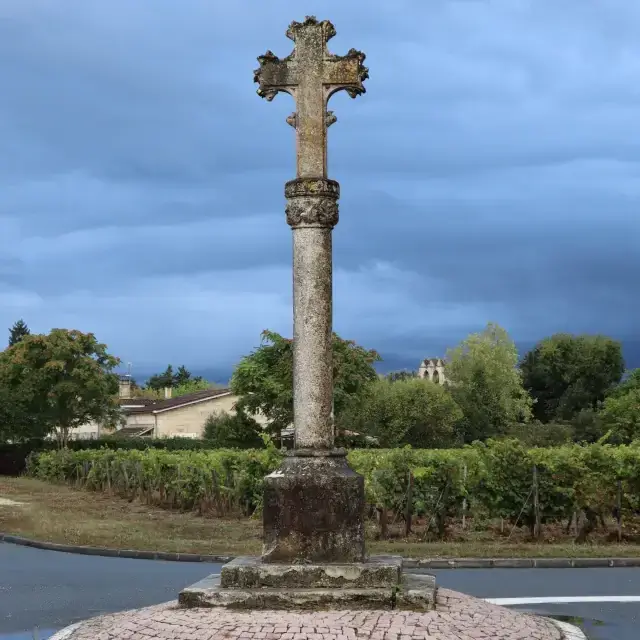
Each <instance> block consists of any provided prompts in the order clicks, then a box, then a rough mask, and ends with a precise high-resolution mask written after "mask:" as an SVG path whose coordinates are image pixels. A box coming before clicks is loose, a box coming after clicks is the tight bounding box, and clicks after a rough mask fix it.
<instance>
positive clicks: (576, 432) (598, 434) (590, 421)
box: [571, 409, 607, 444]
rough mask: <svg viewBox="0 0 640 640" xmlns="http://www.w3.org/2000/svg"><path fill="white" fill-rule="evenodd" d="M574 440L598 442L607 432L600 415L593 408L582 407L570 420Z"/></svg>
mask: <svg viewBox="0 0 640 640" xmlns="http://www.w3.org/2000/svg"><path fill="white" fill-rule="evenodd" d="M571 426H572V427H573V439H574V441H575V442H582V443H586V444H590V443H593V442H598V440H600V439H601V438H602V437H604V436H605V434H606V432H607V427H606V426H605V424H604V422H603V420H602V416H601V415H600V413H598V412H597V411H594V410H593V409H583V410H582V411H580V413H578V415H576V416H575V417H574V418H573V420H572V421H571Z"/></svg>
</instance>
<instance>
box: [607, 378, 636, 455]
mask: <svg viewBox="0 0 640 640" xmlns="http://www.w3.org/2000/svg"><path fill="white" fill-rule="evenodd" d="M599 416H600V419H601V420H602V423H603V424H604V426H605V428H606V429H607V430H608V431H609V434H610V437H609V438H608V442H611V443H612V444H628V443H630V442H632V441H633V440H637V439H638V438H640V388H638V387H635V388H631V389H630V390H629V391H628V392H627V393H625V394H622V395H612V396H610V397H608V398H607V399H606V400H605V401H604V403H603V404H602V409H601V410H600V412H599Z"/></svg>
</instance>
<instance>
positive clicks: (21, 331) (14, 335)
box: [9, 318, 31, 347]
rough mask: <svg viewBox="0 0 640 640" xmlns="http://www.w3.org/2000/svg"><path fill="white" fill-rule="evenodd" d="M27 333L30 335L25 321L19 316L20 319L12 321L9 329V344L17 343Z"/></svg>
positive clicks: (11, 345)
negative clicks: (12, 323)
mask: <svg viewBox="0 0 640 640" xmlns="http://www.w3.org/2000/svg"><path fill="white" fill-rule="evenodd" d="M28 335H31V331H29V327H27V324H26V322H25V321H24V320H23V319H22V318H20V320H18V321H17V322H16V323H14V325H13V326H12V327H11V328H10V329H9V346H10V347H13V345H14V344H17V343H18V342H20V340H22V338H24V337H25V336H28Z"/></svg>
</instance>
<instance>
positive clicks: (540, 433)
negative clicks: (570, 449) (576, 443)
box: [503, 420, 575, 447]
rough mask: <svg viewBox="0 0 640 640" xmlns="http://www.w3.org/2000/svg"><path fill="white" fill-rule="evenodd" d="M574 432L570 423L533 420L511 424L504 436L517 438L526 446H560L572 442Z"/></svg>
mask: <svg viewBox="0 0 640 640" xmlns="http://www.w3.org/2000/svg"><path fill="white" fill-rule="evenodd" d="M574 434H575V430H574V427H573V425H571V424H569V423H565V422H548V423H546V424H545V423H542V422H539V421H538V420H533V421H531V422H529V423H519V424H514V425H511V427H509V428H508V430H507V432H506V433H505V434H504V438H506V439H513V438H515V439H517V440H519V441H520V442H521V443H523V444H524V445H525V446H526V447H558V446H561V445H564V444H571V443H572V442H573V439H574ZM504 438H503V439H504Z"/></svg>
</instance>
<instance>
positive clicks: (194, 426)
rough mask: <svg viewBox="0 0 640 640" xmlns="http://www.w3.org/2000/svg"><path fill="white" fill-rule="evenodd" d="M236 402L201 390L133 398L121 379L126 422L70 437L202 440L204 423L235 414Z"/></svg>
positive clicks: (225, 395) (128, 385) (223, 391)
mask: <svg viewBox="0 0 640 640" xmlns="http://www.w3.org/2000/svg"><path fill="white" fill-rule="evenodd" d="M239 399H240V397H239V396H237V395H235V394H233V393H232V392H231V391H230V390H229V389H204V390H202V391H196V392H194V393H189V394H186V395H183V396H178V397H177V398H172V397H171V389H170V388H167V389H165V397H164V398H163V399H161V400H156V399H150V398H133V397H132V396H131V380H130V379H129V378H128V376H123V377H122V378H121V379H120V390H119V398H118V403H119V404H120V409H121V411H122V415H123V418H124V420H125V424H124V426H122V427H121V428H118V429H116V430H115V431H108V432H106V431H103V430H102V429H101V428H100V426H99V425H96V424H93V423H91V424H87V425H84V426H82V427H78V428H77V429H74V430H73V433H72V434H71V437H72V438H74V439H80V438H97V437H100V435H103V434H104V433H109V434H113V435H116V434H117V435H122V436H129V437H151V438H171V437H182V438H201V437H202V436H203V434H204V423H205V421H206V419H207V418H208V417H209V416H210V415H211V414H212V413H230V414H233V413H235V405H236V403H237V402H238V400H239ZM253 417H254V419H255V420H256V421H257V422H258V423H259V424H266V422H267V420H266V419H265V418H264V417H263V416H261V415H257V416H253Z"/></svg>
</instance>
